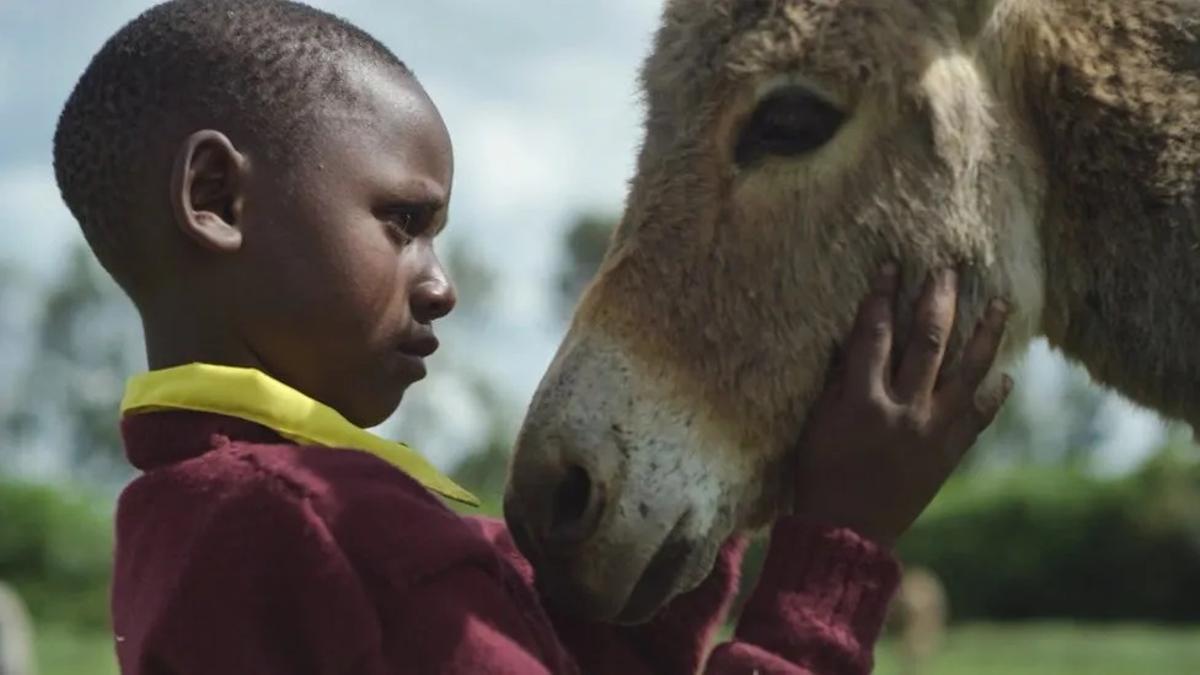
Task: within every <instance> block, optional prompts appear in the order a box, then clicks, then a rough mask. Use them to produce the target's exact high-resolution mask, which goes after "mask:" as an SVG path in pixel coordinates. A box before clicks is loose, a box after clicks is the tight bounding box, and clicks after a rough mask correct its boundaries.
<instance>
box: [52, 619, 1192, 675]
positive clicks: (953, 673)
mask: <svg viewBox="0 0 1200 675" xmlns="http://www.w3.org/2000/svg"><path fill="white" fill-rule="evenodd" d="M38 656H39V658H40V660H41V663H40V665H41V670H40V671H39V673H40V675H116V673H117V669H116V666H115V665H113V661H112V648H111V643H110V642H109V638H108V636H107V635H103V634H94V633H93V634H86V635H80V634H77V633H72V632H70V631H68V630H65V629H62V628H55V627H52V626H51V627H44V628H43V630H42V632H41V633H40V635H39V639H38ZM877 660H878V667H877V668H876V669H875V672H876V673H877V675H900V670H899V668H898V666H897V664H896V661H895V659H894V655H893V653H892V649H891V645H889V644H888V643H886V642H885V643H884V644H883V645H882V646H881V647H880V649H879V654H878V659H877ZM931 666H932V667H931V668H930V669H929V670H928V671H927V673H925V674H924V675H1009V674H1014V673H1015V674H1019V675H1073V674H1075V673H1079V674H1080V675H1149V674H1153V675H1196V674H1200V627H1196V628H1188V629H1179V628H1175V629H1166V628H1157V627H1150V626H1112V627H1097V626H1072V625H1069V624H1062V623H1023V624H1007V625H989V624H976V625H971V626H965V627H962V628H957V629H955V630H954V631H952V632H951V634H950V635H949V637H948V639H947V642H946V645H945V648H944V649H943V651H942V653H941V654H940V655H939V656H938V658H937V659H936V660H935V661H934V662H933V663H932V664H931Z"/></svg>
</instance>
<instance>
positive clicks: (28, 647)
mask: <svg viewBox="0 0 1200 675" xmlns="http://www.w3.org/2000/svg"><path fill="white" fill-rule="evenodd" d="M35 672H36V668H35V666H34V658H33V622H32V621H31V620H30V618H29V611H28V610H27V609H26V607H25V603H24V602H22V601H21V597H20V596H19V595H17V592H16V591H15V590H14V589H12V588H11V587H9V586H8V585H7V584H5V583H4V582H0V675H34V673H35Z"/></svg>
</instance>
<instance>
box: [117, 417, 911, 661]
mask: <svg viewBox="0 0 1200 675" xmlns="http://www.w3.org/2000/svg"><path fill="white" fill-rule="evenodd" d="M122 428H123V433H124V437H125V447H126V451H127V454H128V456H129V459H130V461H131V462H132V463H133V464H134V466H136V467H137V468H139V469H141V470H142V471H143V472H144V474H143V475H141V476H140V477H138V478H137V479H136V480H134V481H133V483H132V484H130V485H129V486H128V487H127V488H126V489H125V491H124V493H123V494H122V495H121V499H120V503H119V507H118V513H117V550H116V569H115V579H114V584H113V598H112V605H113V626H114V630H115V633H116V640H117V654H118V657H119V660H120V664H121V672H122V673H124V674H125V675H168V674H170V675H217V674H220V675H235V674H237V675H240V674H246V675H250V674H253V675H276V674H278V675H283V674H287V675H298V674H309V673H311V674H312V675H335V674H337V675H392V674H397V673H422V674H424V673H472V674H496V675H501V674H503V675H536V674H538V673H584V672H586V673H619V674H620V675H638V674H642V673H645V674H654V675H670V674H673V673H695V672H697V671H699V670H701V669H703V670H704V672H706V673H746V674H749V673H763V674H766V673H820V674H822V675H824V674H828V673H866V672H869V671H870V668H871V660H872V659H871V652H872V647H873V645H874V642H875V639H876V637H877V636H878V633H879V630H880V626H881V624H882V621H883V616H884V612H885V609H886V606H887V603H888V601H889V599H890V597H891V594H892V593H893V592H894V590H895V587H896V583H897V578H898V566H897V564H896V563H895V561H894V560H893V559H892V558H891V557H890V556H889V555H887V554H886V553H885V552H883V551H881V550H880V549H878V548H876V547H875V546H874V545H872V544H870V543H869V542H866V541H864V540H862V539H860V538H858V537H856V536H855V535H854V534H852V533H850V532H849V531H846V530H837V529H828V528H823V527H820V526H816V525H813V524H810V523H805V522H802V521H800V520H798V519H794V518H784V519H783V520H781V521H780V522H779V523H778V524H776V525H775V527H774V531H773V535H772V541H771V546H770V550H769V552H768V554H767V559H766V564H765V568H764V570H763V574H762V578H761V580H760V581H759V584H758V588H757V589H756V591H755V592H754V594H753V596H752V597H751V599H750V601H749V604H748V605H747V607H746V610H745V612H744V614H743V615H742V617H741V621H740V623H739V625H738V629H737V632H736V637H735V639H734V640H732V641H730V642H727V643H724V644H721V645H718V646H717V647H716V648H715V649H713V650H710V648H709V641H710V639H711V637H712V635H713V633H714V630H715V628H716V627H717V626H718V624H719V622H720V620H721V618H722V615H723V614H724V612H725V610H726V609H727V606H728V604H729V601H730V599H731V597H732V595H733V593H734V590H735V587H736V582H737V575H738V569H739V567H740V563H741V555H742V550H743V548H744V546H743V545H742V542H741V541H740V540H735V541H732V542H731V543H730V544H729V545H727V546H726V547H725V548H724V549H723V551H722V554H721V556H720V558H719V560H718V562H717V565H716V568H715V570H714V571H713V573H712V575H711V577H710V578H709V579H708V580H707V581H706V582H705V583H704V584H702V585H701V586H700V587H699V588H698V589H696V590H695V591H692V592H691V593H688V594H686V595H684V596H681V597H679V598H677V599H676V600H675V601H673V602H672V603H671V604H670V605H669V606H668V607H667V608H666V609H665V610H664V611H663V612H662V613H661V614H660V615H659V617H658V618H656V619H655V620H654V621H653V622H651V623H649V624H647V625H644V626H639V627H636V628H622V627H614V626H607V625H596V624H585V623H579V622H575V621H572V620H570V619H567V618H565V617H562V616H558V615H556V614H555V613H553V612H552V611H548V610H547V609H544V608H543V607H542V606H541V604H540V603H539V601H538V597H537V595H536V593H535V591H534V587H533V571H532V569H531V568H530V565H529V564H528V563H527V562H526V561H525V560H524V558H522V557H521V555H520V553H518V551H517V550H516V548H515V547H514V546H513V543H512V540H511V539H510V538H509V536H508V532H507V531H506V530H505V529H504V526H503V524H502V523H499V522H496V521H493V520H485V519H476V518H463V517H460V516H458V515H457V514H455V513H454V512H452V511H451V510H449V509H447V508H446V507H445V506H444V505H443V504H442V503H441V502H440V501H439V500H438V499H436V498H435V497H433V496H432V495H431V494H429V493H428V492H427V491H425V490H424V489H423V488H422V487H421V486H420V485H419V484H417V483H416V482H415V481H413V480H412V479H410V478H409V477H408V476H406V475H405V474H403V473H402V472H400V471H399V470H397V469H395V468H393V467H392V466H390V465H389V464H387V463H385V462H383V461H382V460H379V459H377V458H375V457H373V456H371V455H368V454H366V453H362V452H355V451H346V450H329V449H324V448H317V447H304V446H298V445H295V444H292V443H289V442H287V441H285V440H283V439H282V438H280V437H279V436H277V435H276V434H275V433H274V432H272V431H270V430H268V429H266V428H263V427H261V426H258V425H254V424H251V423H248V422H244V421H241V420H237V419H232V418H229V417H222V416H217V415H208V414H204V413H194V412H163V413H153V414H145V415H139V416H134V417H130V418H127V419H126V420H125V421H124V422H123V425H122Z"/></svg>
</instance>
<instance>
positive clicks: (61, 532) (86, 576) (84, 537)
mask: <svg viewBox="0 0 1200 675" xmlns="http://www.w3.org/2000/svg"><path fill="white" fill-rule="evenodd" d="M0 524H2V525H0V579H3V580H5V581H6V582H8V583H10V584H12V585H13V586H14V587H15V588H16V589H17V591H18V592H19V593H20V594H21V596H22V598H23V599H24V600H25V602H26V603H27V604H28V605H29V608H30V611H31V612H32V614H33V615H34V618H35V619H36V620H38V621H55V622H59V623H62V624H64V625H69V626H77V627H83V628H91V629H99V628H102V627H104V626H107V625H108V587H109V577H110V575H111V569H112V567H111V566H112V561H111V556H112V533H111V528H112V526H111V519H110V517H109V515H108V514H107V513H105V512H104V511H101V510H99V509H98V508H97V506H96V503H95V502H94V501H92V500H91V499H90V498H88V497H87V496H85V495H83V494H78V493H72V492H70V491H69V490H56V489H54V488H50V487H46V486H41V485H32V484H27V483H14V482H4V481H0Z"/></svg>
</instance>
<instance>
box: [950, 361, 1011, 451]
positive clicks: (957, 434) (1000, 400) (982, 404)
mask: <svg viewBox="0 0 1200 675" xmlns="http://www.w3.org/2000/svg"><path fill="white" fill-rule="evenodd" d="M1012 388H1013V381H1012V378H1011V377H1009V376H1008V375H1005V376H1004V378H1003V380H1002V381H1001V384H1000V390H999V391H998V392H996V393H994V394H992V395H991V396H988V397H986V398H985V399H984V400H982V401H979V402H978V403H974V404H973V405H972V406H971V413H970V414H968V415H964V416H962V417H961V418H960V419H959V421H958V422H957V423H956V424H955V426H954V427H952V428H951V429H950V437H949V439H948V443H947V445H946V448H947V449H948V450H949V451H950V454H951V455H952V456H951V457H949V458H948V459H950V461H952V462H954V463H958V462H959V461H960V460H961V459H962V456H963V455H965V454H966V453H967V451H968V450H970V449H971V446H973V445H974V444H975V440H976V439H977V438H979V435H980V434H982V433H983V432H984V431H985V430H986V429H987V428H988V427H989V426H991V425H992V422H994V421H996V415H998V414H1000V410H1001V409H1002V408H1003V407H1004V403H1005V402H1006V401H1008V395H1009V394H1011V393H1012ZM972 401H974V398H972Z"/></svg>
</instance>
